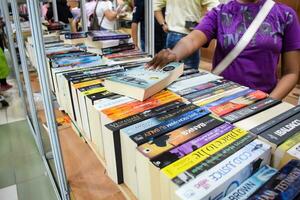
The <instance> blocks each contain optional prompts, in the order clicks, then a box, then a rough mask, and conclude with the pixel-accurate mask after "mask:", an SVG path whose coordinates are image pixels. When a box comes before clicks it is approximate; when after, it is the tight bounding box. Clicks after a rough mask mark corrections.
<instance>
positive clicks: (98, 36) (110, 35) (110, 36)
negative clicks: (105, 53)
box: [88, 30, 131, 41]
mask: <svg viewBox="0 0 300 200" xmlns="http://www.w3.org/2000/svg"><path fill="white" fill-rule="evenodd" d="M88 36H89V37H90V38H92V40H93V41H97V40H120V39H129V38H130V37H131V36H130V35H129V34H125V33H119V32H116V31H109V30H103V31H92V32H90V33H89V34H88Z"/></svg>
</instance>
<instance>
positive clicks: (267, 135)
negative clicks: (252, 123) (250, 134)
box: [258, 113, 300, 153]
mask: <svg viewBox="0 0 300 200" xmlns="http://www.w3.org/2000/svg"><path fill="white" fill-rule="evenodd" d="M299 131H300V113H298V114H296V115H294V116H292V117H291V118H288V119H286V120H285V121H283V122H281V123H279V124H277V125H275V126H273V127H272V128H270V129H268V130H266V131H264V132H263V133H261V134H260V135H258V138H259V139H260V140H263V141H265V142H267V143H268V144H270V145H271V146H272V153H274V151H275V150H276V148H277V147H278V146H279V145H280V144H282V143H283V142H284V141H286V140H287V139H288V138H290V137H291V136H293V135H294V134H295V133H297V132H299Z"/></svg>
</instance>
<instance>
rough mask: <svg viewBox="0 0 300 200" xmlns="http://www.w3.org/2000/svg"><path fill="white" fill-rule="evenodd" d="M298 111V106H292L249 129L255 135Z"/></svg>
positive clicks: (299, 107)
mask: <svg viewBox="0 0 300 200" xmlns="http://www.w3.org/2000/svg"><path fill="white" fill-rule="evenodd" d="M299 112H300V106H296V107H293V108H291V109H290V110H288V111H286V112H284V113H282V114H280V115H278V116H276V117H274V118H272V119H270V120H269V121H267V122H265V123H263V124H261V125H259V126H256V127H254V128H252V129H251V130H250V131H251V132H252V133H254V134H256V135H259V134H261V133H262V132H264V131H266V130H267V129H270V128H271V127H273V126H275V125H276V124H279V123H280V122H282V121H284V120H286V119H288V118H290V117H291V116H293V115H296V114H297V113H299Z"/></svg>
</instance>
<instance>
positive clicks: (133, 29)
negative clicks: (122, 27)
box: [131, 22, 138, 47]
mask: <svg viewBox="0 0 300 200" xmlns="http://www.w3.org/2000/svg"><path fill="white" fill-rule="evenodd" d="M137 33H138V23H135V22H132V23H131V37H132V40H133V44H134V45H135V46H136V47H138V35H137Z"/></svg>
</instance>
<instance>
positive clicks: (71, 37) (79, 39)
mask: <svg viewBox="0 0 300 200" xmlns="http://www.w3.org/2000/svg"><path fill="white" fill-rule="evenodd" d="M85 38H87V32H76V33H72V32H68V33H65V34H64V42H65V43H66V44H73V45H76V44H83V43H84V42H85Z"/></svg>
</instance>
